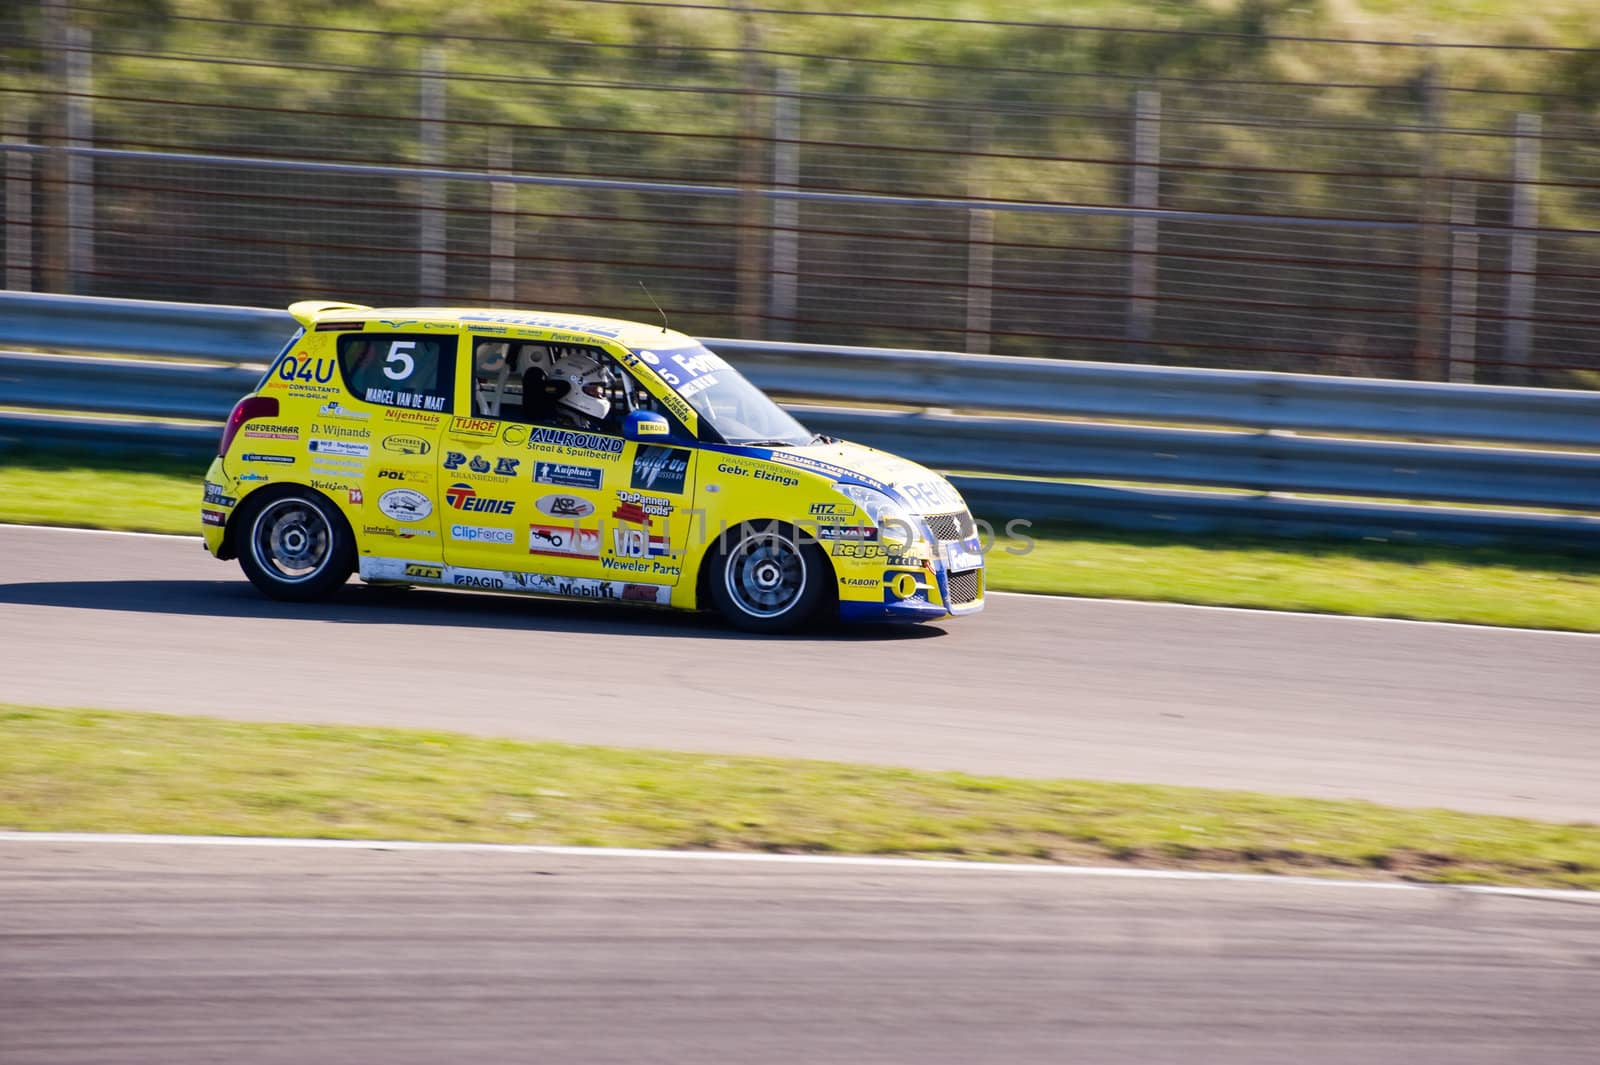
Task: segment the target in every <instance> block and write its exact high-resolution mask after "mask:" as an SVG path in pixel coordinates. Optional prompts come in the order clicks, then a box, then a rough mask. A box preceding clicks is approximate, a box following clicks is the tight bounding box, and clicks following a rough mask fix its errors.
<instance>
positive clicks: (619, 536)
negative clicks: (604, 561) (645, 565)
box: [611, 529, 672, 558]
mask: <svg viewBox="0 0 1600 1065" xmlns="http://www.w3.org/2000/svg"><path fill="white" fill-rule="evenodd" d="M611 547H612V553H613V554H615V555H617V556H618V557H620V558H650V557H652V556H654V555H667V554H671V553H672V552H671V550H670V547H669V545H668V543H667V538H666V536H665V535H664V534H657V535H655V536H652V535H651V534H650V533H649V532H647V531H646V530H644V529H612V530H611Z"/></svg>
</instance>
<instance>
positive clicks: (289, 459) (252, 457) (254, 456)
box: [239, 451, 294, 466]
mask: <svg viewBox="0 0 1600 1065" xmlns="http://www.w3.org/2000/svg"><path fill="white" fill-rule="evenodd" d="M239 457H240V458H241V459H243V460H244V461H245V462H278V463H282V464H283V465H285V466H289V465H293V464H294V456H293V455H262V454H259V453H258V452H254V451H246V452H245V453H244V454H243V455H240V456H239Z"/></svg>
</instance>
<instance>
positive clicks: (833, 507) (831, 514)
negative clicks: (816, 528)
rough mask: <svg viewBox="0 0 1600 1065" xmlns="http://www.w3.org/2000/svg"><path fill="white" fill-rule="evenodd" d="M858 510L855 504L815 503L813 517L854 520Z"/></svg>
mask: <svg viewBox="0 0 1600 1065" xmlns="http://www.w3.org/2000/svg"><path fill="white" fill-rule="evenodd" d="M855 513H856V508H855V504H853V503H813V504H811V516H812V517H814V518H853V517H855Z"/></svg>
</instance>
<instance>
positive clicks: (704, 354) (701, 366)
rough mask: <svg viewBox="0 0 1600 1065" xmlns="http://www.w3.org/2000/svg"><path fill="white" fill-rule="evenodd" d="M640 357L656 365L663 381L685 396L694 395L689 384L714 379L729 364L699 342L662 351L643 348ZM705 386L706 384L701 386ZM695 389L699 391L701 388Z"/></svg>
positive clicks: (643, 360) (651, 364) (656, 369)
mask: <svg viewBox="0 0 1600 1065" xmlns="http://www.w3.org/2000/svg"><path fill="white" fill-rule="evenodd" d="M639 359H640V361H641V362H645V363H648V364H649V365H650V366H652V367H654V368H655V371H656V373H657V374H659V375H660V376H661V379H662V380H663V381H665V382H666V383H667V384H669V385H671V386H672V387H673V388H675V389H677V390H678V392H679V393H680V394H682V395H685V396H689V395H693V392H691V391H688V390H687V386H688V385H690V384H691V383H693V382H695V381H696V380H697V379H699V378H703V377H707V376H711V379H712V380H713V381H714V380H715V376H714V375H715V374H716V372H717V371H718V370H726V369H728V364H727V363H726V362H724V361H723V359H722V356H720V355H717V354H715V353H713V352H710V351H707V350H706V349H705V348H703V347H701V346H700V345H698V344H696V345H695V346H693V347H688V348H678V349H676V350H672V351H661V352H656V351H645V350H642V349H641V350H640V352H639ZM704 387H706V386H705V385H701V386H700V388H704ZM694 391H699V388H696V389H695V390H694Z"/></svg>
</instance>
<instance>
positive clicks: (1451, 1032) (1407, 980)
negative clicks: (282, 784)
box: [0, 842, 1600, 1065]
mask: <svg viewBox="0 0 1600 1065" xmlns="http://www.w3.org/2000/svg"><path fill="white" fill-rule="evenodd" d="M0 958H3V959H4V961H3V962H0V1058H3V1059H4V1060H5V1061H6V1062H7V1063H8V1065H86V1063H91V1062H92V1063H111V1062H116V1063H126V1062H159V1063H161V1065H188V1063H200V1062H217V1061H227V1062H230V1063H233V1065H258V1063H259V1065H268V1063H283V1065H302V1063H308V1062H309V1063H317V1065H332V1063H344V1062H349V1063H359V1065H370V1063H375V1062H381V1063H383V1065H413V1063H415V1065H435V1063H440V1062H485V1063H487V1062H495V1063H502V1062H530V1063H532V1062H541V1063H542V1062H583V1063H595V1065H600V1063H616V1065H636V1063H640V1062H681V1063H685V1065H698V1063H709V1062H730V1063H732V1062H738V1063H743V1062H752V1063H762V1065H784V1063H791V1062H792V1063H796V1065H815V1063H818V1062H840V1063H850V1065H872V1063H879V1062H883V1063H889V1062H897V1063H902V1062H903V1063H912V1062H916V1063H919V1065H941V1063H951V1065H972V1063H973V1062H1004V1063H1006V1065H1025V1063H1032V1062H1038V1063H1041V1065H1044V1063H1048V1065H1060V1063H1064V1062H1136V1063H1140V1065H1163V1063H1170V1065H1180V1063H1181V1065H1205V1063H1212V1062H1215V1063H1219V1065H1222V1063H1226V1065H1282V1063H1284V1062H1295V1063H1298V1065H1321V1063H1327V1065H1334V1063H1340V1065H1343V1063H1349V1062H1371V1063H1384V1062H1405V1063H1406V1065H1429V1063H1434V1062H1438V1063H1449V1065H1474V1063H1482V1065H1491V1063H1492V1065H1504V1063H1506V1062H1516V1061H1529V1062H1533V1061H1537V1062H1540V1063H1541V1065H1562V1063H1568V1062H1571V1063H1574V1065H1576V1063H1579V1062H1592V1061H1593V1060H1594V1047H1595V1041H1596V1039H1597V1038H1600V1019H1597V1014H1596V1011H1595V997H1594V989H1595V987H1596V986H1597V985H1600V899H1597V900H1595V901H1594V902H1587V901H1581V900H1579V901H1574V900H1565V899H1563V900H1555V899H1536V898H1520V897H1503V896H1481V895H1467V894H1464V893H1461V892H1459V891H1455V890H1453V889H1448V888H1441V889H1430V890H1385V889H1382V888H1372V887H1349V886H1342V885H1334V884H1329V885H1316V886H1304V885H1298V884H1275V883H1272V882H1270V881H1267V882H1262V881H1255V882H1222V883H1218V882H1194V881H1158V880H1134V879H1122V878H1116V879H1101V878H1093V877H1080V876H1058V875H1048V874H1034V873H1006V872H989V871H981V872H975V871H961V870H957V871H951V870H938V869H927V870H921V869H911V870H907V869H883V868H852V867H839V866H823V865H778V864H773V863H730V862H705V861H685V860H682V859H677V860H671V859H618V858H600V857H590V858H575V857H547V856H537V855H514V854H512V855H502V854H482V853H473V854H460V853H445V854H441V853H427V852H422V853H418V852H390V853H385V852H381V851H355V852H351V851H319V850H300V849H292V848H290V849H270V850H259V849H244V848H238V847H196V846H184V847H172V846H159V845H116V844H112V845H98V846H76V845H62V844H46V843H31V842H30V843H21V844H18V843H0Z"/></svg>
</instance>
